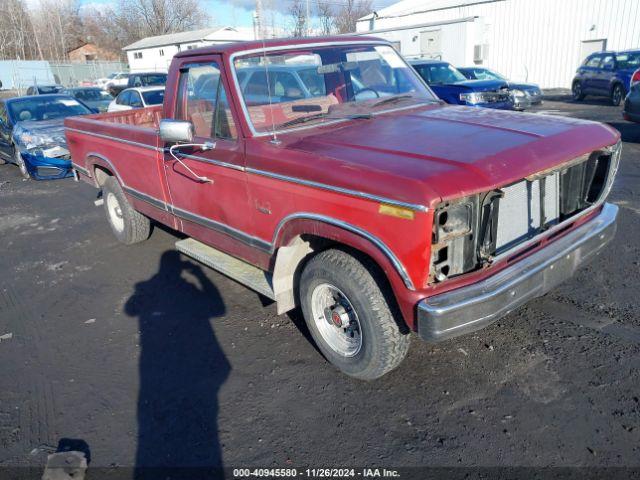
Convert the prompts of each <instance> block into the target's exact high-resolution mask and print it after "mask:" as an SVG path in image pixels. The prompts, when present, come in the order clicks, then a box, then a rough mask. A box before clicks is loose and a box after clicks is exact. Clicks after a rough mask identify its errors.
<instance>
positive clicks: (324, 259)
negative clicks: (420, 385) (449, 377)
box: [300, 250, 409, 380]
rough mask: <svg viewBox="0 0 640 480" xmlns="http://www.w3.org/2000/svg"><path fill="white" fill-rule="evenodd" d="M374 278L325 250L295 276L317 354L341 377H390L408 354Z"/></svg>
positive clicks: (405, 340)
mask: <svg viewBox="0 0 640 480" xmlns="http://www.w3.org/2000/svg"><path fill="white" fill-rule="evenodd" d="M378 275H381V274H379V273H377V272H376V270H375V269H374V268H372V267H369V268H367V267H366V266H365V265H364V264H363V263H361V262H360V261H359V260H357V259H356V258H354V257H353V256H351V255H349V254H348V253H345V252H343V251H341V250H326V251H324V252H321V253H319V254H318V255H316V256H315V257H313V258H312V259H311V260H310V261H309V262H308V263H307V265H306V266H305V267H304V270H303V271H302V274H301V276H300V304H301V306H302V311H303V313H304V317H305V320H306V323H307V326H308V327H309V331H310V332H311V335H312V336H313V339H314V340H315V342H316V344H317V345H318V348H319V349H320V351H321V352H322V354H323V355H324V356H325V358H326V359H327V360H329V362H331V363H332V364H333V365H334V366H335V367H337V368H338V369H339V370H341V371H342V372H343V373H345V374H347V375H349V376H351V377H355V378H358V379H361V380H374V379H376V378H379V377H381V376H383V375H384V374H386V373H388V372H390V371H391V370H393V369H394V368H396V367H397V366H398V365H400V363H401V362H402V360H403V359H404V357H405V356H406V355H407V351H408V349H409V336H408V335H406V334H403V333H402V332H401V330H400V327H399V324H398V322H397V321H396V319H395V318H394V316H393V314H392V309H391V308H390V307H389V303H388V302H387V298H386V297H385V294H384V293H383V291H382V290H381V288H380V286H379V282H377V281H376V277H377V276H378ZM380 284H382V282H380Z"/></svg>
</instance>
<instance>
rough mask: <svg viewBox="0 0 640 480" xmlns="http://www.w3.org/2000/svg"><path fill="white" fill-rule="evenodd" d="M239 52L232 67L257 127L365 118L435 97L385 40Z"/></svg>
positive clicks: (263, 129) (262, 129)
mask: <svg viewBox="0 0 640 480" xmlns="http://www.w3.org/2000/svg"><path fill="white" fill-rule="evenodd" d="M302 48H303V47H301V49H300V50H294V49H287V50H276V51H271V52H267V53H265V54H263V53H255V54H251V55H247V56H240V57H238V58H236V59H235V62H234V66H235V71H236V77H237V80H238V83H239V86H240V91H241V93H242V97H243V99H244V103H245V106H246V107H247V108H246V110H247V112H248V115H249V119H250V121H251V123H252V124H253V127H254V129H255V130H256V131H257V132H269V131H271V130H272V129H274V128H275V129H277V130H285V129H289V128H293V127H294V126H296V125H300V124H306V125H313V124H318V123H322V122H325V121H330V120H338V119H353V118H369V117H370V116H371V115H374V114H376V113H381V112H384V111H387V110H390V109H396V108H404V107H412V106H416V105H419V104H425V103H432V102H437V98H436V97H435V96H434V95H433V94H432V93H431V91H430V90H429V89H428V88H427V87H425V85H424V83H423V82H422V81H421V80H420V78H419V77H418V76H417V75H416V73H415V72H414V71H413V69H412V68H411V67H409V66H408V65H407V64H406V63H405V62H404V60H403V59H402V58H401V57H400V56H399V55H398V54H397V53H396V52H395V50H393V49H392V48H391V47H390V46H388V45H343V46H335V45H332V46H331V45H327V46H320V47H313V48H304V49H302Z"/></svg>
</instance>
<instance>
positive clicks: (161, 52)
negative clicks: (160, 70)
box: [159, 49, 164, 57]
mask: <svg viewBox="0 0 640 480" xmlns="http://www.w3.org/2000/svg"><path fill="white" fill-rule="evenodd" d="M159 53H160V56H161V57H164V50H163V49H160V52H159Z"/></svg>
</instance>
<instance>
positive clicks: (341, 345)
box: [311, 283, 362, 357]
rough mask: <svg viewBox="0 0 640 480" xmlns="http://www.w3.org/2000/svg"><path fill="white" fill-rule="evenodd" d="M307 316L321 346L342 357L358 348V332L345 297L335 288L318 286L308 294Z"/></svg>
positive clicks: (353, 352)
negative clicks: (322, 343) (314, 328)
mask: <svg viewBox="0 0 640 480" xmlns="http://www.w3.org/2000/svg"><path fill="white" fill-rule="evenodd" d="M311 313H312V315H313V321H314V323H315V326H316V328H317V329H318V332H319V333H320V335H321V336H322V339H323V340H324V341H325V343H326V344H327V345H328V346H329V348H331V350H333V351H334V352H336V353H337V354H339V355H341V356H343V357H354V356H356V355H357V354H358V352H360V349H361V348H362V329H361V327H360V320H359V319H358V314H357V313H356V311H355V309H354V308H353V304H352V303H351V301H350V300H349V298H348V297H347V296H346V295H345V294H344V293H343V292H342V291H341V290H340V289H339V288H338V287H336V286H335V285H331V284H329V283H322V284H320V285H318V286H316V287H315V288H314V289H313V292H312V293H311Z"/></svg>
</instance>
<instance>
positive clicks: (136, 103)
mask: <svg viewBox="0 0 640 480" xmlns="http://www.w3.org/2000/svg"><path fill="white" fill-rule="evenodd" d="M129 95H130V97H129V105H131V106H132V107H135V108H142V107H143V105H142V99H141V98H140V94H139V93H138V92H129Z"/></svg>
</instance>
